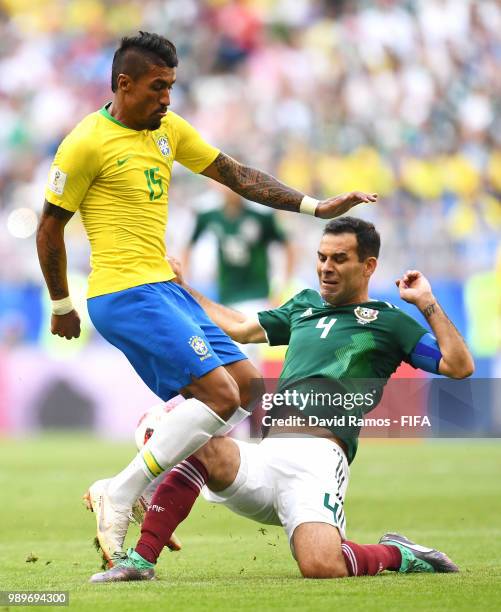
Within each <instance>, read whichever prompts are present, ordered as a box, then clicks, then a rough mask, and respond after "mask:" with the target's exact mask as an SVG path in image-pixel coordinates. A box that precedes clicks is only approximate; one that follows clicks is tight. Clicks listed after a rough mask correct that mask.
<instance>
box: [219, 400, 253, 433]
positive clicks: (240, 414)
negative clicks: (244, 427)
mask: <svg viewBox="0 0 501 612" xmlns="http://www.w3.org/2000/svg"><path fill="white" fill-rule="evenodd" d="M250 415H251V413H250V412H248V411H247V410H245V408H242V407H241V406H239V407H238V408H237V409H236V410H235V412H234V413H233V414H232V415H231V417H230V418H229V419H228V420H227V421H226V423H225V424H224V425H223V426H222V427H221V428H220V429H218V430H217V431H216V433H215V434H214V435H215V436H225V435H226V434H227V433H228V432H230V431H231V430H232V429H233V428H234V427H236V426H237V425H238V424H239V423H241V422H242V421H244V420H245V419H246V418H247V417H248V416H250Z"/></svg>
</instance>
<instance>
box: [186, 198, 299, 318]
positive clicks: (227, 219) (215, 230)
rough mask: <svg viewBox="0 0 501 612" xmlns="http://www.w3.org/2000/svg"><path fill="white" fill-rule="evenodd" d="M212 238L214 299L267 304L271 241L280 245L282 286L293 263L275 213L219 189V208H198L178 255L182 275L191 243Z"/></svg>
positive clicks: (243, 305)
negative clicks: (221, 200) (214, 242)
mask: <svg viewBox="0 0 501 612" xmlns="http://www.w3.org/2000/svg"><path fill="white" fill-rule="evenodd" d="M207 233H209V234H212V235H213V236H215V238H216V240H217V286H218V301H219V302H220V303H221V304H224V305H225V306H232V307H234V308H236V309H237V310H243V311H244V312H247V311H248V310H249V309H250V308H252V311H253V312H255V311H256V310H263V309H265V308H267V301H268V298H269V294H270V282H269V277H268V274H269V268H270V266H269V257H268V250H269V247H270V245H271V244H273V243H277V244H280V245H281V246H282V247H283V249H284V254H285V259H286V261H285V271H284V279H283V283H284V285H287V283H288V282H289V280H290V278H291V276H292V270H293V266H294V249H293V246H292V243H291V242H290V241H289V240H288V239H287V236H286V234H285V232H284V231H283V229H282V228H281V227H280V225H279V224H278V222H277V219H276V217H275V215H273V214H271V215H270V214H263V213H260V212H258V211H256V210H254V209H253V208H250V207H249V206H248V205H247V204H245V202H244V200H243V198H241V197H240V196H239V195H238V194H236V193H234V192H233V191H229V190H225V191H224V204H223V206H221V207H218V208H213V209H211V210H207V211H204V212H201V213H199V214H198V215H197V217H196V222H195V227H194V229H193V233H192V235H191V238H190V240H189V244H188V247H187V248H186V250H185V252H184V253H183V256H182V259H181V261H182V264H183V270H184V274H185V275H186V276H188V266H189V260H190V256H191V252H192V249H193V246H194V245H195V244H196V243H197V242H198V240H199V239H200V238H201V237H202V236H203V235H205V234H207Z"/></svg>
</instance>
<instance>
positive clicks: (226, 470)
mask: <svg viewBox="0 0 501 612" xmlns="http://www.w3.org/2000/svg"><path fill="white" fill-rule="evenodd" d="M196 457H197V459H199V460H200V461H201V462H202V463H203V464H204V465H205V467H206V469H207V472H208V474H209V478H208V481H207V485H208V487H209V489H211V490H212V491H222V490H223V489H226V488H227V487H229V486H230V484H231V483H232V482H233V481H234V480H235V478H236V475H237V472H238V468H239V467H240V451H239V449H238V446H237V445H236V444H235V442H234V441H233V440H231V438H217V437H216V438H212V439H211V440H209V442H208V443H207V444H205V445H204V446H203V447H202V448H201V449H199V450H198V451H197V452H196Z"/></svg>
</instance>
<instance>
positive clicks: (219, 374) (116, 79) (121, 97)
mask: <svg viewBox="0 0 501 612" xmlns="http://www.w3.org/2000/svg"><path fill="white" fill-rule="evenodd" d="M177 65H178V58H177V52H176V48H175V46H174V45H173V44H172V43H171V42H170V41H169V40H167V39H166V38H164V37H162V36H159V35H158V34H152V33H148V32H140V33H139V35H137V36H133V37H125V38H123V39H122V42H121V44H120V47H119V48H118V49H117V50H116V52H115V55H114V57H113V64H112V68H111V89H112V92H113V99H112V100H111V101H110V102H108V103H107V104H105V105H104V106H103V107H102V108H101V109H99V110H97V111H96V112H94V113H91V114H90V115H87V116H86V117H84V119H83V120H82V121H81V122H80V123H79V124H78V125H77V126H76V127H75V128H74V129H73V130H72V131H71V132H70V133H69V134H68V135H67V136H66V138H65V139H64V140H63V142H62V143H61V144H60V146H59V148H58V150H57V153H56V156H55V158H54V161H53V163H52V166H51V169H50V173H49V179H48V183H47V188H46V191H45V203H44V209H43V212H42V216H41V219H40V224H39V227H38V232H37V250H38V257H39V261H40V266H41V268H42V272H43V275H44V278H45V281H46V284H47V288H48V290H49V293H50V296H51V299H52V319H51V331H52V333H53V334H56V335H58V336H61V337H64V338H66V339H71V338H75V337H78V336H79V334H80V319H79V316H78V313H77V312H76V310H75V309H74V307H73V304H72V301H71V298H70V294H69V288H68V279H67V273H66V247H65V241H64V231H65V226H66V224H67V223H68V221H69V220H70V219H71V217H72V216H73V214H74V213H75V212H76V211H77V210H78V211H79V212H80V215H81V218H82V221H83V224H84V227H85V231H86V233H87V235H88V238H89V242H90V245H91V268H92V269H91V274H90V276H89V287H88V294H87V297H88V300H87V307H88V310H89V315H90V318H91V320H92V323H93V324H94V326H95V327H96V329H97V330H98V331H99V333H100V334H101V335H102V336H103V337H104V338H105V339H106V340H107V341H108V342H109V343H110V344H112V345H113V346H115V347H116V348H118V349H119V350H120V351H122V353H123V354H124V355H125V356H126V357H127V359H128V360H129V362H130V363H131V365H132V366H133V367H134V369H135V370H136V372H137V373H138V375H139V376H140V377H141V378H142V380H143V381H144V383H145V384H146V385H148V387H149V388H150V389H151V390H152V391H153V392H154V393H155V394H156V395H158V396H159V397H160V398H162V400H164V401H167V400H168V399H169V398H172V397H173V396H176V395H177V394H179V393H181V394H182V395H183V397H185V398H186V401H185V402H184V404H183V410H179V411H177V413H174V412H173V413H172V414H171V415H170V418H169V423H166V427H165V428H162V429H159V430H158V431H157V432H156V435H155V437H154V439H152V440H151V441H150V442H149V443H148V444H147V445H146V446H145V447H144V449H142V451H141V453H140V454H139V455H138V456H137V457H135V458H134V459H133V461H132V462H131V463H130V464H129V465H128V466H127V467H126V468H125V469H124V470H123V471H122V472H120V474H117V475H116V476H115V477H114V478H112V479H107V480H103V481H99V482H98V483H95V484H94V485H93V486H92V487H91V488H90V497H89V499H90V503H91V505H92V508H93V509H94V511H95V512H96V519H97V535H98V540H99V542H100V545H101V547H102V548H103V551H104V552H105V555H107V557H109V558H111V556H112V555H113V554H114V553H115V552H117V553H120V552H121V547H122V542H123V539H124V537H125V533H126V529H127V525H128V516H129V512H130V511H131V508H132V505H133V503H134V502H135V501H136V499H137V498H138V497H139V495H140V494H141V493H142V491H143V490H144V488H145V487H146V486H147V485H148V483H149V482H150V481H151V480H153V479H154V478H155V477H156V476H158V475H159V474H160V473H161V472H162V471H164V470H165V469H168V468H170V467H172V466H173V465H176V463H178V462H179V461H181V460H183V459H185V458H186V457H189V456H190V455H191V454H192V453H193V452H194V451H196V450H197V449H198V448H200V447H201V446H202V445H203V444H205V442H207V440H209V439H210V437H211V436H212V435H214V434H215V433H221V432H222V431H224V430H226V429H227V428H231V427H232V426H233V425H234V424H236V423H237V422H239V420H241V419H242V418H244V417H246V416H247V414H248V413H247V412H246V411H245V410H244V409H243V407H245V406H246V405H247V401H248V393H247V389H248V386H249V383H250V380H251V379H252V378H253V377H255V376H258V372H257V371H256V369H255V368H254V367H253V366H252V364H250V362H249V360H248V359H247V358H246V357H245V355H244V354H243V353H242V352H241V351H240V350H239V349H238V347H237V346H236V345H235V344H234V342H232V341H231V340H230V339H229V338H228V337H227V336H226V335H225V334H224V333H223V332H222V331H221V330H220V329H219V328H217V327H216V326H215V325H214V324H213V323H211V321H210V320H209V319H208V318H207V315H206V314H205V313H204V312H203V310H202V309H201V308H200V306H199V305H198V304H197V303H196V301H195V300H194V299H193V298H192V297H191V296H190V295H189V294H188V293H187V292H186V291H185V290H184V289H183V288H182V287H180V286H179V285H177V284H176V283H174V282H173V278H174V273H173V271H172V269H171V267H170V265H169V263H168V261H167V260H166V257H165V255H166V248H165V230H166V224H167V216H168V189H169V184H170V180H171V174H172V167H173V164H174V162H175V161H177V162H178V163H180V164H182V165H183V166H185V167H186V168H188V169H189V170H191V171H192V172H194V173H199V174H203V175H204V176H206V177H208V178H211V179H213V180H214V181H216V182H219V183H222V184H223V185H226V186H227V187H229V188H230V189H232V190H233V191H235V192H236V193H238V194H239V195H241V196H242V197H245V198H247V199H249V200H253V201H255V202H258V203H260V204H264V205H266V206H269V207H271V208H276V209H281V210H287V211H291V212H301V213H306V214H312V215H315V216H317V217H321V218H331V217H335V216H337V215H340V214H342V213H344V212H346V211H347V210H349V209H350V208H352V207H353V206H355V205H356V204H359V203H361V202H374V201H376V195H375V194H372V195H368V194H364V193H360V192H352V193H349V194H345V195H342V196H337V197H333V198H328V199H326V200H322V201H318V200H315V199H313V198H310V197H308V196H305V195H304V194H302V193H300V192H299V191H297V190H295V189H292V188H291V187H288V186H287V185H284V184H283V183H280V182H279V181H278V180H277V179H275V178H274V177H273V176H271V175H269V174H266V173H265V172H262V171H261V170H257V169H255V168H251V167H249V166H246V165H243V164H240V163H238V162H237V161H236V160H234V159H232V158H231V157H229V156H228V155H225V154H224V153H223V152H221V151H220V150H219V149H217V148H216V147H213V146H211V145H210V144H208V143H207V142H206V141H205V140H204V139H203V138H202V137H201V135H200V134H199V133H198V132H197V131H196V130H195V128H193V127H192V126H191V125H190V124H189V123H188V122H187V121H186V120H184V119H183V118H182V117H180V116H179V115H178V114H177V113H174V112H172V111H170V110H168V107H169V105H170V101H171V94H172V88H173V86H174V83H175V81H176V71H177Z"/></svg>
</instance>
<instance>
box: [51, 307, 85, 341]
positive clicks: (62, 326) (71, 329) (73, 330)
mask: <svg viewBox="0 0 501 612" xmlns="http://www.w3.org/2000/svg"><path fill="white" fill-rule="evenodd" d="M50 331H51V332H52V333H53V334H54V335H55V336H60V337H61V338H66V340H71V339H72V338H78V337H79V336H80V317H79V316H78V312H77V311H76V310H72V311H70V312H68V313H67V314H64V315H52V319H51V325H50Z"/></svg>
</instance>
